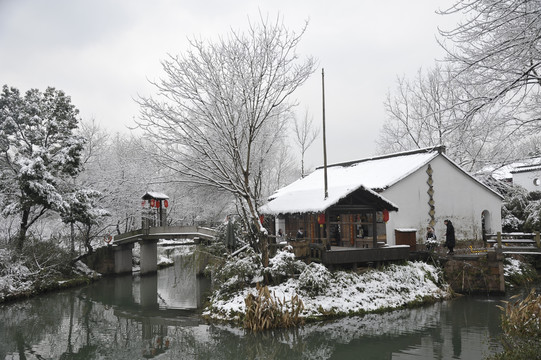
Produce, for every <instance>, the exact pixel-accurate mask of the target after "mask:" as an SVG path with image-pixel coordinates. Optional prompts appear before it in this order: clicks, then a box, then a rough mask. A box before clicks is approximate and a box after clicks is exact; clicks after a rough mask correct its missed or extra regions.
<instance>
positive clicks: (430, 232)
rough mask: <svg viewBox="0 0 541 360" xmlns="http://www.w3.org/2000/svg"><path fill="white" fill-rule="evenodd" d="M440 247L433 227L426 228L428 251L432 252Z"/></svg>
mask: <svg viewBox="0 0 541 360" xmlns="http://www.w3.org/2000/svg"><path fill="white" fill-rule="evenodd" d="M437 245H438V240H437V239H436V233H435V232H434V229H433V228H432V227H431V226H428V227H427V228H426V249H427V250H428V251H432V250H434V249H435V248H436V246H437Z"/></svg>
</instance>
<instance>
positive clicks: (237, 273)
mask: <svg viewBox="0 0 541 360" xmlns="http://www.w3.org/2000/svg"><path fill="white" fill-rule="evenodd" d="M213 280H214V281H216V285H218V287H219V288H220V292H231V291H234V290H239V289H242V288H243V287H245V286H249V285H251V284H256V283H258V282H261V281H262V280H263V266H262V264H261V256H260V255H259V254H256V253H255V252H254V250H253V249H251V248H248V249H247V250H246V251H245V252H243V253H240V254H239V255H238V257H233V258H230V259H228V260H227V261H226V262H225V263H224V264H223V266H221V267H218V268H216V269H215V273H214V274H213Z"/></svg>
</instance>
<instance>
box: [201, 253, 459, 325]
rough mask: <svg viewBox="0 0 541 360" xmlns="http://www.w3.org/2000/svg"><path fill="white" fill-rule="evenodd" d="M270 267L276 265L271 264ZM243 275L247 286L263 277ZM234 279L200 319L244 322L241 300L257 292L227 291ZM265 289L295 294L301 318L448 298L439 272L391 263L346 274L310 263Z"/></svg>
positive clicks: (285, 296) (277, 294) (278, 294)
mask: <svg viewBox="0 0 541 360" xmlns="http://www.w3.org/2000/svg"><path fill="white" fill-rule="evenodd" d="M284 253H286V252H284ZM236 265H237V266H240V267H246V261H245V259H239V260H238V261H237V262H236ZM225 267H227V266H225ZM225 267H224V268H225ZM271 267H275V268H276V267H277V266H276V264H274V266H273V264H271ZM284 267H285V266H284ZM243 274H244V276H246V277H252V281H251V283H252V284H253V283H255V282H257V281H261V279H262V277H258V276H254V272H247V271H244V272H243ZM237 280H238V277H237V278H235V277H231V278H230V280H229V281H228V282H226V283H224V284H223V285H222V287H221V288H220V289H218V290H216V291H215V292H214V294H213V295H212V296H211V299H210V305H209V306H208V307H207V308H206V309H205V311H204V313H203V315H204V316H206V317H207V318H209V319H214V320H225V321H241V320H242V319H243V317H244V314H245V312H246V306H245V299H246V297H247V296H248V295H249V294H253V295H254V296H256V295H257V290H256V288H255V287H254V286H248V287H243V288H241V289H238V290H234V291H231V290H229V291H227V289H233V288H234V287H232V286H231V283H232V282H234V281H237ZM224 289H226V290H224ZM269 290H270V293H271V294H273V296H274V298H275V299H280V300H282V301H284V300H285V301H284V302H287V301H289V299H291V298H293V297H294V296H298V297H299V298H300V299H301V300H302V303H303V304H304V309H303V311H302V313H301V315H300V316H301V317H303V318H306V319H307V318H316V319H317V318H323V317H328V316H340V315H352V314H364V313H369V312H376V311H383V310H391V309H398V308H401V307H404V306H408V305H411V304H419V303H423V302H426V301H435V300H442V299H446V298H449V297H450V292H449V290H448V287H447V285H446V284H445V283H444V281H443V278H442V274H441V272H440V270H439V269H438V268H436V267H434V266H432V265H428V264H425V263H422V262H408V263H406V264H405V265H390V266H388V267H386V268H384V269H382V270H375V269H372V270H369V271H367V272H365V273H363V274H356V273H353V272H346V271H338V272H334V273H331V272H329V271H328V270H327V269H326V268H325V267H324V266H323V265H320V264H317V263H312V264H310V265H306V266H304V269H303V270H302V272H301V273H300V275H299V276H298V277H290V278H288V279H287V280H285V281H284V282H282V283H280V284H277V285H271V286H269Z"/></svg>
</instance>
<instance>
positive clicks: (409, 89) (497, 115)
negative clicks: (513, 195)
mask: <svg viewBox="0 0 541 360" xmlns="http://www.w3.org/2000/svg"><path fill="white" fill-rule="evenodd" d="M454 80H455V78H454V75H453V71H452V68H450V67H445V68H443V67H441V66H439V65H436V66H435V67H434V68H432V69H430V70H428V71H425V72H423V71H422V70H419V72H418V74H417V77H416V78H415V79H414V80H407V79H404V78H399V79H398V86H397V88H396V91H395V92H394V93H390V92H389V93H388V95H387V99H386V100H385V103H384V105H385V110H386V112H387V115H388V117H387V119H386V121H385V122H384V124H383V128H382V131H381V134H380V137H379V139H378V141H377V142H378V145H379V146H378V147H379V148H380V149H384V152H395V151H404V150H410V149H412V148H423V147H431V146H437V145H445V146H446V147H447V149H448V153H447V154H448V155H449V156H450V157H451V158H452V159H453V160H454V161H456V162H457V163H458V164H460V165H461V166H463V167H465V168H466V169H467V170H470V171H472V170H476V169H478V168H481V167H483V166H485V165H486V164H487V163H493V162H494V161H495V160H500V161H502V162H505V161H506V160H507V157H508V156H509V154H510V152H509V148H508V146H509V144H510V143H511V142H512V140H513V139H514V137H513V130H512V129H510V128H508V127H507V126H505V124H499V123H498V120H499V119H501V118H502V114H501V109H499V108H498V107H496V106H487V107H485V108H484V109H482V110H480V111H477V112H476V113H475V115H474V116H468V113H469V111H470V107H469V104H468V103H467V102H465V101H464V100H463V99H464V98H465V97H467V95H468V93H469V92H468V89H467V88H466V87H464V86H463V84H461V83H459V82H455V81H454ZM504 118H505V117H504ZM496 125H498V126H496Z"/></svg>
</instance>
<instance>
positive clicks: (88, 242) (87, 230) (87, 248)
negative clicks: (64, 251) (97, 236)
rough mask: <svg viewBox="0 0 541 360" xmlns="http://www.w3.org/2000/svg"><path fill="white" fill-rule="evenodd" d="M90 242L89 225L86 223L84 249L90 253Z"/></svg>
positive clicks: (91, 250)
mask: <svg viewBox="0 0 541 360" xmlns="http://www.w3.org/2000/svg"><path fill="white" fill-rule="evenodd" d="M90 242H91V239H90V225H88V226H87V228H86V231H85V246H86V251H87V252H88V253H89V254H92V252H93V251H94V249H92V245H90Z"/></svg>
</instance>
